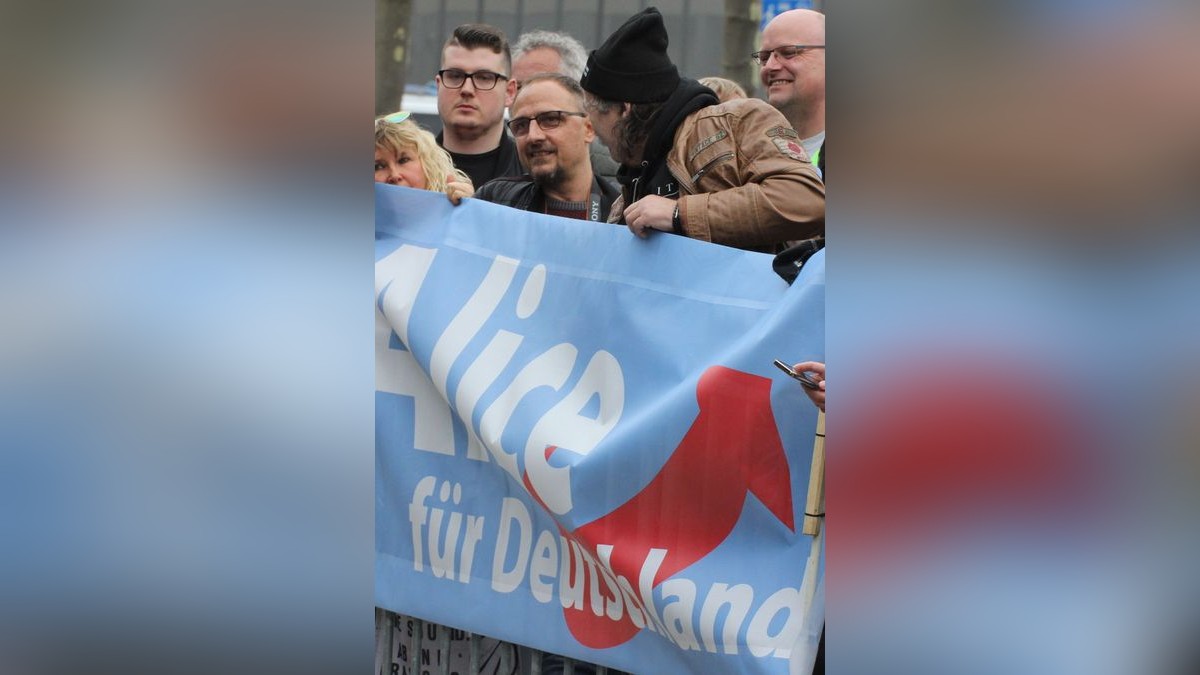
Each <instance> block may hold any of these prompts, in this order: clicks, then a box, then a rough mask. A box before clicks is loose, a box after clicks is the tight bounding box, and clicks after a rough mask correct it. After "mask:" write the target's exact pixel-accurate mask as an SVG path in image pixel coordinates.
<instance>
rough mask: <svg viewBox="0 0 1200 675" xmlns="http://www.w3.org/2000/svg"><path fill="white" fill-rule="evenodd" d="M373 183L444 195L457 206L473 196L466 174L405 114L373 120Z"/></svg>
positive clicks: (472, 189)
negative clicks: (401, 186)
mask: <svg viewBox="0 0 1200 675" xmlns="http://www.w3.org/2000/svg"><path fill="white" fill-rule="evenodd" d="M375 182H376V183H387V184H389V185H403V186H406V187H411V188H417V189H418V190H432V191H434V192H445V193H446V196H447V197H449V198H450V201H451V203H453V204H456V205H457V204H458V203H460V202H461V201H462V198H463V197H470V196H471V195H473V194H475V188H474V186H472V185H471V179H470V178H468V177H467V174H465V173H463V172H462V171H459V170H458V169H456V168H454V162H453V161H451V159H450V154H449V153H447V152H446V151H445V150H444V149H442V147H441V146H439V145H438V144H437V141H436V140H435V139H434V137H433V134H431V133H429V132H428V131H426V130H425V129H422V128H421V125H419V124H417V122H416V120H411V119H409V113H407V112H397V113H392V114H390V115H384V116H383V117H379V118H376V120H375Z"/></svg>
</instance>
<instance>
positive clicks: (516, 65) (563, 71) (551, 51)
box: [509, 30, 618, 179]
mask: <svg viewBox="0 0 1200 675" xmlns="http://www.w3.org/2000/svg"><path fill="white" fill-rule="evenodd" d="M512 57H513V61H512V77H513V79H514V80H516V82H517V90H518V91H519V90H520V88H521V84H522V83H523V82H525V80H528V79H529V78H530V77H532V76H534V75H537V74H538V73H558V74H560V75H566V76H567V77H569V78H571V79H572V80H575V81H576V82H578V81H579V78H580V77H581V76H582V75H583V66H584V64H585V63H586V62H587V51H586V50H585V49H584V48H583V44H582V43H580V42H579V40H576V39H575V38H574V37H572V36H570V35H568V34H567V33H556V32H554V31H549V30H531V31H529V32H528V33H523V34H522V35H521V37H519V38H517V42H516V44H515V45H513V48H512ZM509 112H510V114H511V112H512V111H511V110H510V111H509ZM588 156H589V159H590V160H591V162H592V172H593V173H595V174H596V175H597V176H604V177H605V178H612V179H615V178H616V176H617V168H618V165H617V163H616V162H615V161H613V158H612V155H611V154H609V152H608V148H607V147H606V146H605V145H604V143H603V142H602V141H600V139H599V138H597V139H596V140H594V141H592V144H591V148H590V149H589V151H588Z"/></svg>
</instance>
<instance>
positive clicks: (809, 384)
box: [775, 359, 821, 389]
mask: <svg viewBox="0 0 1200 675" xmlns="http://www.w3.org/2000/svg"><path fill="white" fill-rule="evenodd" d="M775 367H776V368H778V369H780V370H782V371H783V372H785V373H787V374H788V375H790V376H792V377H793V378H795V379H797V380H799V381H800V384H802V385H804V386H805V387H806V388H808V389H820V388H821V385H819V384H817V383H816V382H814V381H813V379H812V378H811V377H809V376H808V373H798V372H796V371H795V370H792V367H791V366H789V365H788V364H786V363H784V362H783V361H780V360H779V359H775Z"/></svg>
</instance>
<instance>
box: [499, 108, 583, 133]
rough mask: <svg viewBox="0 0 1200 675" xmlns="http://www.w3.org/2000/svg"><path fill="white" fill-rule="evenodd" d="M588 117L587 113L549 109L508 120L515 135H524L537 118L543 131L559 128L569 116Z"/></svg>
mask: <svg viewBox="0 0 1200 675" xmlns="http://www.w3.org/2000/svg"><path fill="white" fill-rule="evenodd" d="M568 116H570V117H587V113H581V112H568V111H566V110H547V111H546V112H544V113H538V114H537V115H534V116H533V117H514V118H513V119H511V120H509V121H508V129H509V131H512V133H513V136H524V135H525V134H527V133H529V123H530V122H532V121H533V120H537V124H538V128H539V129H541V130H542V131H548V130H550V129H557V128H558V127H559V125H560V124H562V123H563V122H564V121H565V120H566V119H567V117H568Z"/></svg>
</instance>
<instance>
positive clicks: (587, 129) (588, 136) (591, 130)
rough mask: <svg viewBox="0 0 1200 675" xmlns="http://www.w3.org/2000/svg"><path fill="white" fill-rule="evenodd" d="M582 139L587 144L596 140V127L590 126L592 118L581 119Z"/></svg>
mask: <svg viewBox="0 0 1200 675" xmlns="http://www.w3.org/2000/svg"><path fill="white" fill-rule="evenodd" d="M583 129H584V131H583V139H584V140H585V141H587V142H588V143H591V142H592V141H594V140H596V127H594V126H592V118H591V117H585V118H583Z"/></svg>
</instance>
